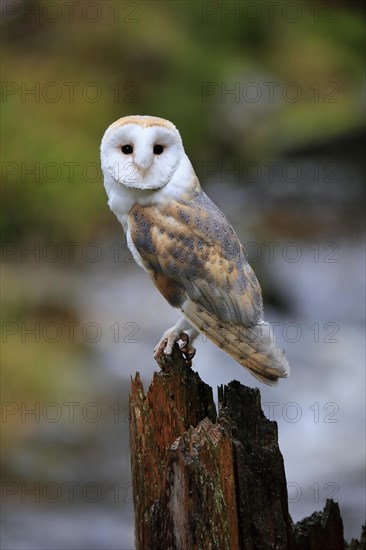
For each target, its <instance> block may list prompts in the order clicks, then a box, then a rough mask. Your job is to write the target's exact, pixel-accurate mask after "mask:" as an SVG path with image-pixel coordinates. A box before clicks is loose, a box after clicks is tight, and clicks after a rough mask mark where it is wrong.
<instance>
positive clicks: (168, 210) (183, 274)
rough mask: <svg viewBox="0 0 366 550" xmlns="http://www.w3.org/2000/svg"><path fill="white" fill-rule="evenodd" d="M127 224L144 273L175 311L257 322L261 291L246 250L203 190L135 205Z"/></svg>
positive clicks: (247, 324)
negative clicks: (162, 201) (163, 200)
mask: <svg viewBox="0 0 366 550" xmlns="http://www.w3.org/2000/svg"><path fill="white" fill-rule="evenodd" d="M128 224H129V228H130V235H131V239H132V243H133V246H134V247H135V249H136V251H137V252H138V254H139V256H140V258H141V260H142V262H143V265H144V267H145V269H146V271H147V272H148V273H149V274H150V276H151V278H152V279H153V281H154V284H155V285H156V286H157V288H158V289H159V291H160V292H161V294H162V295H163V296H164V297H165V298H166V300H167V301H168V302H169V303H170V304H171V305H172V306H173V307H181V308H182V306H183V304H184V303H185V302H186V303H187V301H188V302H190V303H191V305H195V309H196V310H197V308H198V310H199V311H200V312H201V314H203V316H204V314H205V312H206V313H207V314H209V315H210V316H212V315H213V316H214V317H215V318H216V319H217V320H218V321H223V322H226V323H227V322H229V323H233V324H238V325H245V326H252V325H255V324H256V323H257V322H258V321H260V320H261V316H262V298H261V291H260V287H259V284H258V282H257V279H256V277H255V275H254V273H253V271H252V269H251V267H250V266H249V264H248V262H247V259H246V255H245V251H244V249H243V247H242V245H241V243H240V242H239V240H238V237H237V236H236V234H235V232H234V230H233V228H232V227H231V226H230V224H229V222H228V221H227V219H226V218H225V216H224V214H223V213H222V212H221V211H220V210H219V209H218V208H217V207H216V206H215V205H214V203H213V202H212V201H211V200H210V199H209V198H208V197H207V195H205V193H204V192H203V191H202V190H201V189H200V190H198V191H196V192H195V193H194V195H193V196H191V197H187V198H186V197H184V196H183V197H181V198H179V199H178V200H177V199H170V200H167V201H166V202H165V203H164V204H159V205H148V206H141V205H135V206H134V207H133V208H132V209H131V210H130V213H129V218H128ZM182 309H183V308H182ZM188 309H189V308H188ZM188 309H187V308H186V307H185V308H184V309H183V311H184V313H185V314H186V316H188V317H189V312H188ZM201 316H202V315H201ZM191 320H192V321H193V322H194V319H191ZM194 324H196V325H197V322H196V323H194ZM199 328H201V327H199Z"/></svg>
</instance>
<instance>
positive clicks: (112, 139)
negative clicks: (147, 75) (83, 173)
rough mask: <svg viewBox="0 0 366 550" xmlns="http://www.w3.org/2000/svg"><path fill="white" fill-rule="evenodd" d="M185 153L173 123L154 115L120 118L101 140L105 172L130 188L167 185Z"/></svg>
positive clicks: (118, 182) (114, 180)
mask: <svg viewBox="0 0 366 550" xmlns="http://www.w3.org/2000/svg"><path fill="white" fill-rule="evenodd" d="M184 157H185V153H184V149H183V144H182V140H181V137H180V134H179V132H178V130H177V129H176V127H175V126H174V124H172V123H171V122H169V121H168V120H164V119H163V118H158V117H153V116H139V115H135V116H127V117H123V118H120V119H119V120H117V121H116V122H114V123H113V124H111V125H110V126H109V128H108V129H107V131H106V132H105V134H104V136H103V139H102V144H101V162H102V170H103V173H104V175H105V176H107V175H109V176H110V177H111V178H112V181H113V182H114V184H117V185H118V184H119V185H122V186H125V187H127V188H131V189H140V190H145V189H146V190H148V189H151V190H153V189H160V188H161V187H164V186H165V185H167V184H168V183H169V181H170V180H171V179H172V177H173V175H174V173H175V172H176V171H177V168H178V166H179V164H180V162H181V160H182V159H183V158H184ZM108 180H109V178H108Z"/></svg>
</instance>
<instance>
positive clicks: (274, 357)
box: [224, 322, 290, 386]
mask: <svg viewBox="0 0 366 550" xmlns="http://www.w3.org/2000/svg"><path fill="white" fill-rule="evenodd" d="M239 333H240V336H239V341H237V343H236V346H235V344H234V343H233V342H232V341H231V342H230V343H229V346H228V349H227V351H228V352H229V353H230V355H232V356H233V357H234V358H235V359H236V360H237V361H238V362H239V363H240V364H241V365H242V366H243V367H245V368H247V369H248V370H249V372H250V373H251V374H252V375H253V376H255V377H256V378H257V379H258V380H260V381H261V382H264V383H265V384H269V385H271V386H275V385H276V384H277V383H278V379H279V378H287V377H288V376H289V374H290V366H289V364H288V361H287V359H286V356H285V352H284V351H283V350H282V349H281V348H280V347H279V346H278V345H277V342H276V339H275V336H274V334H273V329H272V327H271V325H270V324H269V323H265V322H262V323H258V324H257V325H254V326H253V327H240V329H239ZM230 340H231V339H230ZM224 348H225V349H226V346H225V344H224Z"/></svg>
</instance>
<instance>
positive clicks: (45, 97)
mask: <svg viewBox="0 0 366 550" xmlns="http://www.w3.org/2000/svg"><path fill="white" fill-rule="evenodd" d="M362 5H363V3H362V2H355V1H348V2H345V1H344V2H341V1H337V2H332V1H326V2H322V1H317V2H311V1H306V2H302V1H300V0H296V1H295V2H287V1H281V0H277V1H276V2H261V1H257V2H244V1H242V2H202V1H194V2H193V1H192V2H191V1H185V2H181V1H174V2H173V1H170V2H167V1H162V2H155V1H136V2H135V1H126V2H119V1H114V0H113V1H109V0H105V1H93V2H89V1H84V2H83V1H78V2H73V1H71V2H62V1H53V2H50V1H48V0H44V1H43V0H39V1H33V0H32V1H31V0H29V1H28V2H25V1H23V0H4V1H3V2H2V4H1V20H2V23H1V25H2V29H1V30H2V36H3V38H2V58H1V69H2V104H1V107H2V109H1V111H2V127H1V137H2V162H1V168H2V199H3V200H2V205H3V209H2V216H1V228H2V264H1V269H2V325H1V326H2V371H1V375H2V518H1V521H2V543H1V544H2V545H1V547H2V548H3V549H4V550H15V549H16V550H21V549H32V550H36V549H43V548H44V549H46V548H47V549H49V548H52V549H63V550H65V549H70V550H71V549H72V550H81V549H88V550H90V549H108V550H112V549H119V550H121V549H132V548H134V535H133V503H132V488H131V482H130V459H129V443H128V432H129V423H128V390H129V384H130V377H131V376H134V375H135V372H136V371H137V370H138V371H139V372H140V373H141V376H142V379H143V381H144V384H145V388H146V389H147V387H148V385H149V382H150V380H151V377H152V373H153V371H154V369H155V368H156V364H155V362H154V360H153V357H152V350H153V347H154V345H155V344H156V342H157V340H158V339H159V338H160V336H161V334H162V332H163V331H164V330H165V329H166V328H167V327H169V326H171V324H173V323H174V322H175V321H176V319H177V317H178V314H177V312H175V311H174V310H172V309H171V308H170V307H169V306H168V304H166V303H165V302H164V300H163V298H162V297H161V296H160V295H159V294H158V293H157V291H156V290H155V289H154V288H153V285H152V284H151V282H150V280H148V278H147V276H146V275H145V274H144V273H143V271H142V270H141V269H139V268H138V267H137V266H136V265H135V264H134V263H133V261H132V258H131V256H130V254H129V252H128V249H127V247H126V244H125V237H124V235H123V232H122V228H121V226H120V225H119V223H118V222H117V220H116V219H115V217H114V215H113V214H112V213H111V212H110V211H109V209H108V207H107V204H106V194H105V191H104V188H103V182H102V177H101V172H100V167H99V145H100V141H101V138H102V135H103V133H104V131H105V129H106V127H107V126H108V125H109V124H110V123H111V122H112V121H114V120H116V119H118V118H120V117H122V116H125V115H128V114H151V115H156V116H161V117H164V118H167V119H170V120H172V121H173V122H174V123H175V124H176V126H177V127H178V129H179V130H180V132H181V135H182V139H183V143H184V144H185V148H186V151H187V154H188V156H189V157H190V159H191V161H192V164H193V166H194V168H195V170H196V172H197V175H198V176H199V178H200V180H201V183H202V186H203V188H204V189H205V191H206V192H207V193H208V194H209V196H210V197H211V198H212V199H213V200H214V201H215V202H216V203H217V204H218V206H219V207H220V208H221V209H222V210H223V211H224V213H225V214H226V215H227V217H228V218H229V219H230V221H231V222H232V223H233V225H234V227H235V229H236V231H237V233H238V235H239V237H240V239H241V241H242V242H243V243H244V244H246V246H247V251H248V256H249V259H250V260H251V263H252V266H253V268H254V270H255V272H256V274H257V276H258V278H259V281H260V283H261V285H262V288H263V294H264V304H265V315H266V318H267V320H269V321H271V322H273V323H274V326H275V334H276V336H277V339H278V341H279V343H280V344H281V345H282V347H284V348H285V349H286V353H287V356H288V359H289V362H290V364H291V366H292V373H291V377H290V378H289V379H288V380H285V381H281V383H280V384H279V386H278V387H276V388H267V387H265V386H261V387H260V390H261V393H262V406H263V411H264V413H265V414H266V415H267V416H268V417H269V418H271V419H274V420H276V421H277V422H278V424H279V438H280V447H281V451H282V453H283V456H284V461H285V468H286V474H287V481H288V492H289V503H290V512H291V515H292V518H293V520H294V521H298V520H299V519H302V518H303V517H305V516H306V515H310V514H311V513H312V512H314V511H315V510H320V509H322V508H323V506H324V503H325V499H326V498H327V497H332V498H334V499H335V500H338V502H339V504H340V508H341V513H342V517H343V521H344V527H345V537H346V539H347V540H350V539H351V537H359V535H360V529H361V524H362V523H363V522H364V521H365V520H364V515H365V503H364V449H365V439H364V428H365V418H364V412H365V402H364V400H365V371H364V358H365V334H364V298H365V296H364V265H365V264H364V261H365V258H364V252H365V248H364V237H363V222H364V219H363V200H364V182H363V177H364V162H363V155H364V146H365V143H364V129H365V119H364V84H365V82H364V70H363V54H364V46H365V14H364V12H363V8H362ZM197 348H198V352H197V355H196V357H195V359H194V362H193V368H194V369H195V370H197V371H198V372H199V374H200V376H201V378H202V379H203V380H204V381H205V382H206V383H208V384H210V385H211V386H213V388H214V392H215V388H216V386H217V385H219V384H225V383H228V382H229V381H231V380H233V379H236V380H239V381H240V382H242V383H243V384H247V385H250V386H256V385H257V383H256V381H255V379H254V378H252V377H251V376H250V375H249V374H248V373H247V372H246V371H245V370H244V369H242V368H241V367H240V366H238V365H237V364H236V363H235V361H234V360H232V359H231V358H230V357H229V356H227V355H226V354H224V353H223V352H221V351H220V350H218V349H216V348H215V347H214V346H213V345H212V344H210V343H209V342H207V341H206V340H205V338H203V337H201V338H200V339H199V340H198V343H197Z"/></svg>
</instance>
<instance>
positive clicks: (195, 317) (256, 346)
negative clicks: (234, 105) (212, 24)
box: [101, 115, 289, 385]
mask: <svg viewBox="0 0 366 550" xmlns="http://www.w3.org/2000/svg"><path fill="white" fill-rule="evenodd" d="M101 166H102V171H103V175H104V186H105V189H106V192H107V195H108V205H109V207H110V209H111V210H112V212H114V214H115V215H116V216H117V218H118V220H119V221H120V223H121V224H122V226H123V228H124V230H125V233H126V237H127V244H128V247H129V249H130V251H131V253H132V255H133V257H134V259H135V261H136V262H137V264H138V265H140V266H141V267H142V268H143V269H144V270H145V271H146V273H147V274H148V275H149V276H150V277H151V279H152V281H153V283H154V284H155V286H156V287H157V288H158V290H159V291H160V292H161V294H162V295H163V296H164V298H165V299H166V300H167V301H168V302H169V304H170V305H171V306H173V307H175V308H178V309H180V310H181V312H182V314H183V316H182V318H181V319H179V321H178V322H177V323H176V324H175V325H174V326H173V327H171V328H169V329H168V330H167V331H166V332H165V333H164V334H163V336H162V338H161V340H160V342H159V343H158V345H157V346H156V348H155V350H154V355H155V357H156V358H158V357H159V356H161V354H163V353H165V354H166V355H168V356H169V355H171V353H172V350H173V347H174V345H175V343H178V345H179V347H180V348H181V350H182V353H183V354H184V356H185V358H186V360H187V361H190V359H191V358H192V357H193V355H194V352H195V350H194V348H193V346H192V342H193V340H194V339H195V338H196V337H197V335H198V334H199V333H200V332H201V333H204V334H206V335H207V337H208V338H209V339H210V340H212V341H213V342H214V343H215V344H217V345H218V346H219V347H220V348H222V349H224V350H225V351H226V352H227V353H229V354H230V355H231V356H232V357H233V358H234V359H236V361H238V363H240V365H242V366H243V367H245V368H247V369H248V370H249V371H250V372H251V373H252V374H253V375H254V376H255V377H256V378H258V379H259V380H260V381H262V382H264V383H267V384H271V385H273V384H276V383H277V381H278V378H283V377H286V376H288V373H289V366H288V362H287V360H286V357H285V355H284V352H283V351H282V350H281V349H280V348H279V347H278V346H277V344H276V341H275V338H274V335H273V331H272V329H271V326H270V325H269V324H268V323H266V322H264V320H263V311H262V296H261V289H260V286H259V284H258V281H257V279H256V277H255V275H254V272H253V271H252V269H251V267H250V265H249V264H248V261H247V257H246V253H245V251H244V248H243V246H242V245H241V243H240V241H239V239H238V237H237V235H236V233H235V231H234V229H233V228H232V227H231V225H230V223H229V222H228V220H227V219H226V217H225V216H224V214H223V213H222V212H221V211H220V210H219V208H218V207H217V206H216V205H215V204H214V203H213V202H212V201H211V200H210V199H209V197H208V196H207V195H206V194H205V193H204V192H203V190H202V189H201V186H200V183H199V181H198V178H197V176H196V174H195V172H194V170H193V167H192V165H191V163H190V161H189V159H188V157H187V155H186V154H185V151H184V148H183V144H182V139H181V137H180V134H179V132H178V130H177V128H176V127H175V126H174V124H172V123H171V122H169V121H168V120H164V119H162V118H158V117H154V116H140V115H135V116H126V117H123V118H120V119H119V120H117V121H116V122H114V123H113V124H111V125H110V126H109V127H108V128H107V130H106V132H105V134H104V136H103V139H102V143H101Z"/></svg>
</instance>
